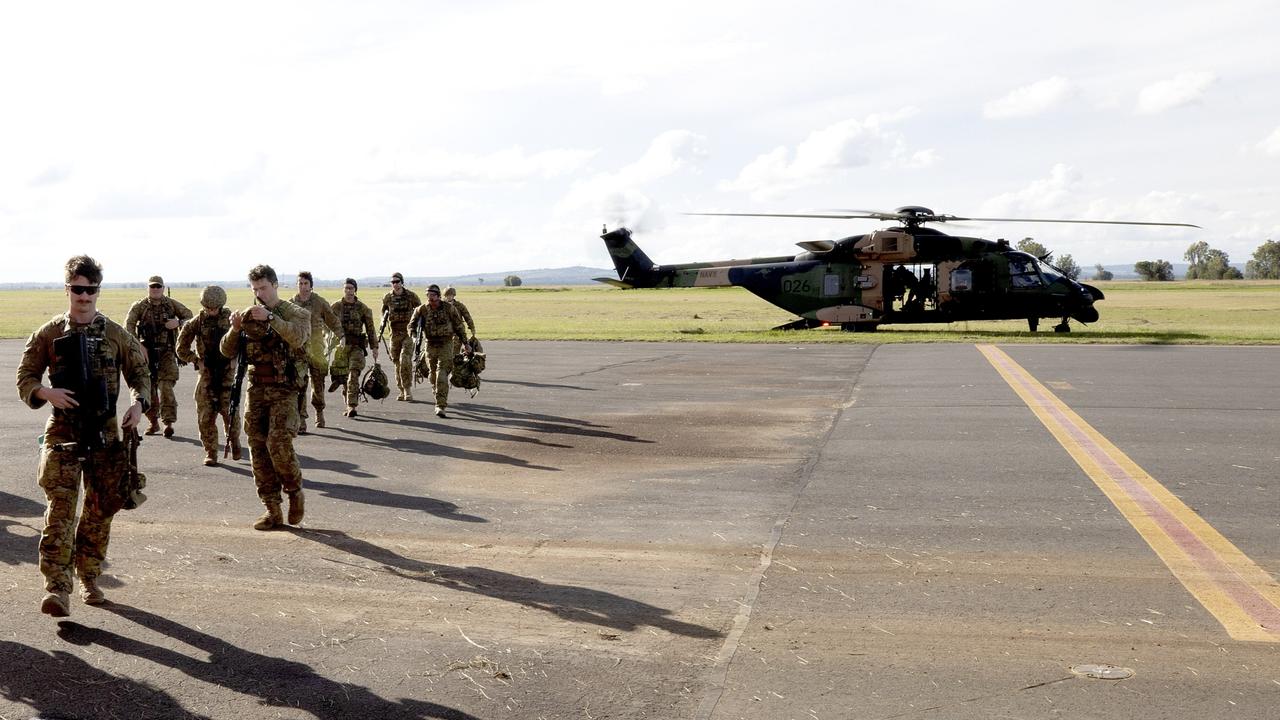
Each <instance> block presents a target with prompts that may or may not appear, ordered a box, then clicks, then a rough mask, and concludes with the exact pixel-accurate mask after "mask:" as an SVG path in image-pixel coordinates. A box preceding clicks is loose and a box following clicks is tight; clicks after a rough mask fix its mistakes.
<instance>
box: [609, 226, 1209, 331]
mask: <svg viewBox="0 0 1280 720" xmlns="http://www.w3.org/2000/svg"><path fill="white" fill-rule="evenodd" d="M852 212H857V213H860V214H857V215H780V216H778V215H763V214H756V213H742V214H746V215H751V216H762V215H763V216H767V217H824V218H831V217H838V218H850V217H859V218H861V217H870V218H875V219H882V220H884V219H888V220H897V221H899V222H901V223H902V226H900V227H895V228H889V229H884V230H877V231H875V232H872V233H868V234H864V235H853V236H850V237H846V238H842V239H840V240H834V241H831V240H821V241H814V242H803V243H799V245H800V247H801V248H802V249H803V250H804V252H801V253H799V254H798V255H794V256H792V255H784V256H777V257H764V258H752V259H748V260H726V261H721V262H699V263H684V264H678V265H658V264H656V263H654V262H653V261H652V260H650V259H649V257H648V256H647V255H645V253H644V251H643V250H641V249H640V247H639V246H638V245H636V243H635V242H634V241H633V240H632V238H631V232H630V231H629V230H627V229H626V228H618V229H616V230H613V231H606V232H605V233H604V234H603V235H602V236H601V238H602V239H603V240H604V242H605V246H606V247H607V248H608V249H609V254H610V255H611V256H612V257H613V263H614V267H615V268H616V269H617V271H618V279H617V280H615V279H613V278H596V280H598V281H599V282H604V283H608V284H610V285H613V286H615V287H620V288H658V287H728V286H737V287H742V288H745V289H746V290H747V291H749V292H751V293H752V294H754V295H756V296H758V297H760V298H762V299H764V300H766V301H768V302H770V303H772V304H774V305H777V306H778V307H780V308H782V309H784V310H787V311H788V312H792V313H795V314H796V315H798V316H799V318H798V319H797V320H795V321H793V322H790V323H787V324H785V325H782V326H779V329H799V328H812V327H818V326H820V325H839V326H840V327H841V328H843V329H845V330H854V331H859V330H874V329H875V328H876V327H878V326H879V325H884V324H890V323H948V322H955V321H957V320H1026V321H1027V323H1028V325H1029V327H1030V328H1031V330H1032V331H1035V330H1036V328H1037V326H1038V324H1039V319H1040V318H1061V322H1060V323H1059V324H1058V325H1057V326H1056V327H1055V330H1057V331H1059V332H1068V331H1069V330H1070V329H1071V328H1070V325H1069V324H1068V320H1069V319H1075V320H1077V321H1079V322H1082V323H1090V322H1094V321H1096V320H1097V319H1098V310H1097V308H1095V307H1094V305H1093V304H1094V302H1095V301H1097V300H1102V299H1103V294H1102V291H1100V290H1098V289H1097V288H1096V287H1093V286H1092V285H1085V284H1083V283H1078V282H1076V281H1074V280H1071V279H1069V278H1067V277H1066V276H1065V275H1064V274H1063V273H1062V272H1060V271H1058V270H1057V269H1056V268H1054V267H1053V266H1052V265H1050V264H1049V263H1048V262H1046V261H1044V260H1042V259H1040V258H1036V257H1034V256H1032V255H1029V254H1027V253H1024V252H1021V251H1018V250H1014V249H1012V248H1011V247H1010V246H1009V243H1007V242H1005V241H1004V240H996V241H992V240H985V239H982V238H970V237H958V236H952V235H947V234H945V233H942V232H939V231H937V230H934V229H932V228H924V227H920V224H921V223H923V222H946V221H947V220H961V219H970V220H999V221H1008V220H1010V219H1009V218H957V217H955V216H951V215H935V214H934V213H933V212H932V211H931V210H928V209H927V208H921V207H918V206H907V207H903V208H899V209H898V210H897V211H895V212H893V213H875V212H872V213H870V214H866V213H863V211H852ZM707 214H716V213H707ZM723 214H733V215H738V214H739V213H723ZM1024 222H1081V223H1095V224H1125V225H1178V226H1187V225H1186V224H1185V223H1145V222H1128V221H1087V220H1025V221H1024ZM1189 227H1196V226H1194V225H1191V226H1189Z"/></svg>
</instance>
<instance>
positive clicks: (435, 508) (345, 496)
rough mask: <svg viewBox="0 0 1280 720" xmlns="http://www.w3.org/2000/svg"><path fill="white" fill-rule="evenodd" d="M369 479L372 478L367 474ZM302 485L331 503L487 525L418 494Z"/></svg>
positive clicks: (314, 483) (452, 506)
mask: <svg viewBox="0 0 1280 720" xmlns="http://www.w3.org/2000/svg"><path fill="white" fill-rule="evenodd" d="M303 467H306V465H303ZM369 477H373V476H372V475H370V476H369ZM304 485H305V487H306V490H307V491H308V492H319V493H321V494H323V495H324V496H325V497H330V498H334V499H335V500H345V501H347V502H357V503H364V504H365V505H378V506H380V507H391V508H401V509H404V510H418V511H421V512H424V513H428V514H430V515H435V516H436V517H439V518H443V519H445V520H457V521H459V522H470V523H484V522H489V521H488V520H485V519H484V518H482V517H477V516H475V515H468V514H466V513H462V512H458V506H457V505H455V504H453V503H451V502H448V501H446V500H437V499H435V498H430V497H424V496H421V495H402V494H401V493H393V492H387V491H386V490H378V489H377V488H371V487H362V486H359V485H343V484H341V483H327V482H320V481H318V480H307V481H306V482H305V483H304Z"/></svg>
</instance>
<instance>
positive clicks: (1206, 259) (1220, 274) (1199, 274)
mask: <svg viewBox="0 0 1280 720" xmlns="http://www.w3.org/2000/svg"><path fill="white" fill-rule="evenodd" d="M1182 257H1183V258H1184V259H1186V261H1187V263H1188V265H1187V279H1188V280H1239V279H1240V278H1241V277H1242V276H1241V274H1240V271H1239V270H1237V269H1236V268H1234V267H1232V266H1231V258H1230V257H1228V256H1227V254H1226V253H1225V252H1223V251H1221V250H1217V249H1215V248H1211V247H1209V243H1207V242H1204V241H1203V240H1201V241H1200V242H1197V243H1192V245H1191V247H1189V248H1187V252H1186V254H1184V255H1183V256H1182Z"/></svg>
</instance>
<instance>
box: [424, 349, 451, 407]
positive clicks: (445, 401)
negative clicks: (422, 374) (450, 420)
mask: <svg viewBox="0 0 1280 720" xmlns="http://www.w3.org/2000/svg"><path fill="white" fill-rule="evenodd" d="M437 343H438V341H433V340H428V341H427V369H428V371H429V374H428V375H427V382H429V383H431V390H432V392H433V393H434V394H435V399H436V407H441V408H443V407H448V405H449V373H451V372H453V338H449V339H447V340H445V341H444V342H443V343H441V344H437Z"/></svg>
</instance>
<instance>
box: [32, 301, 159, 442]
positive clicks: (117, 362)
mask: <svg viewBox="0 0 1280 720" xmlns="http://www.w3.org/2000/svg"><path fill="white" fill-rule="evenodd" d="M70 333H84V334H86V335H88V336H89V338H90V343H91V344H90V347H91V348H93V350H91V352H92V357H93V360H92V361H91V363H90V368H91V370H90V371H91V373H92V375H93V376H94V377H95V378H98V379H103V378H105V379H106V382H107V395H108V399H109V402H110V404H111V405H112V406H113V407H112V409H113V412H112V414H111V417H110V419H108V420H107V421H106V423H104V425H103V434H104V435H105V436H106V437H107V439H108V440H109V441H110V440H112V439H119V430H118V426H117V423H116V418H115V413H114V406H115V403H116V400H117V398H118V397H119V395H120V375H121V374H122V373H123V374H124V379H125V382H126V383H127V384H128V386H129V391H130V396H131V397H132V399H133V402H139V401H141V402H142V406H143V408H144V409H145V408H146V406H147V398H149V397H151V374H150V371H149V370H148V369H147V361H146V360H144V359H143V358H142V346H141V345H140V344H139V343H138V340H137V338H135V337H133V336H132V335H130V334H129V333H127V332H125V329H124V328H122V327H120V326H119V325H117V324H116V323H115V322H112V321H111V319H110V318H108V317H107V316H106V315H103V314H102V313H98V315H97V316H96V317H95V318H94V319H93V321H92V322H90V323H89V324H87V325H80V324H78V323H76V322H74V321H72V319H71V316H70V315H68V314H65V313H64V314H62V315H55V316H53V318H52V319H51V320H49V322H47V323H45V324H44V325H41V326H40V329H38V330H36V331H35V332H34V333H32V334H31V337H29V338H27V345H26V347H25V348H24V349H23V351H22V360H21V362H20V363H19V364H18V396H19V397H21V398H22V401H23V402H25V403H26V404H27V405H28V406H29V407H31V408H32V409H39V408H40V407H41V406H43V405H44V404H45V402H46V401H45V400H41V399H40V398H37V397H36V390H39V389H40V387H41V386H42V385H43V383H42V382H41V380H42V378H43V376H44V373H45V371H46V370H48V371H50V372H51V373H52V372H55V371H56V370H57V369H59V367H60V360H61V359H60V358H58V357H55V354H54V350H53V341H54V340H57V339H58V338H60V337H62V336H63V335H67V334H70ZM51 382H52V381H51ZM131 404H132V403H131ZM75 439H76V424H75V411H74V409H73V410H70V411H67V410H59V409H57V408H54V411H53V414H52V415H51V416H50V417H49V422H48V423H47V424H46V425H45V443H46V444H48V445H52V444H54V443H63V442H73V441H75Z"/></svg>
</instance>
